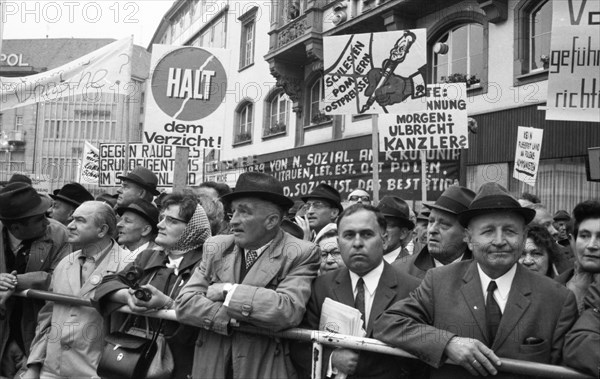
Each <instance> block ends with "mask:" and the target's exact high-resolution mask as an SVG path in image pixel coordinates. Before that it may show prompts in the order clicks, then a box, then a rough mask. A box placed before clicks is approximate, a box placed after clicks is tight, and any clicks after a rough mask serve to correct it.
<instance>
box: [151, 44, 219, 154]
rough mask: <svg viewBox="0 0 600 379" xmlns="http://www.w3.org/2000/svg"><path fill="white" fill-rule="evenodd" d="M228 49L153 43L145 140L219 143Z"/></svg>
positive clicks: (206, 145) (204, 144) (208, 145)
mask: <svg viewBox="0 0 600 379" xmlns="http://www.w3.org/2000/svg"><path fill="white" fill-rule="evenodd" d="M229 64H230V52H229V51H228V50H223V49H207V48H199V47H190V46H184V47H180V46H167V45H154V46H153V48H152V59H151V67H152V72H151V80H150V81H149V82H150V87H149V93H150V96H148V97H147V103H146V105H147V108H148V111H147V112H146V117H145V121H144V137H143V139H144V142H146V143H150V144H158V145H163V146H166V145H172V146H187V147H194V148H215V149H220V148H221V144H222V133H223V120H224V119H225V115H226V111H227V109H226V105H227V103H226V102H225V101H224V100H225V95H226V94H227V90H228V85H229V82H228V78H227V71H228V70H229V69H230V67H229Z"/></svg>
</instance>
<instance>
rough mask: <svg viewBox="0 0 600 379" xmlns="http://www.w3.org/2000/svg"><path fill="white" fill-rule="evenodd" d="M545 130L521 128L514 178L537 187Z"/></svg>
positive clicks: (518, 134) (518, 132) (518, 133)
mask: <svg viewBox="0 0 600 379" xmlns="http://www.w3.org/2000/svg"><path fill="white" fill-rule="evenodd" d="M543 135H544V130H542V129H536V128H528V127H525V126H519V129H518V131H517V149H516V151H515V168H514V170H513V178H515V179H517V180H520V181H522V182H523V183H525V184H529V185H530V186H532V187H533V186H535V181H536V179H537V172H538V168H539V163H540V154H541V152H542V137H543Z"/></svg>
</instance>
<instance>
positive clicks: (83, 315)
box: [24, 201, 135, 378]
mask: <svg viewBox="0 0 600 379" xmlns="http://www.w3.org/2000/svg"><path fill="white" fill-rule="evenodd" d="M116 225H117V218H116V215H115V212H114V210H113V209H112V208H111V207H110V206H109V205H108V204H106V203H103V202H100V201H86V202H85V203H83V204H81V205H80V206H79V207H78V208H77V209H76V210H75V212H74V213H73V221H71V223H70V224H69V226H68V229H69V242H70V243H72V244H76V245H77V246H81V250H77V251H75V252H73V253H71V254H70V255H68V256H67V257H65V258H64V259H63V260H61V261H60V263H59V264H58V265H57V266H56V269H55V270H54V274H53V275H52V283H51V289H52V291H53V292H56V293H60V294H65V295H71V296H77V297H80V298H83V299H92V298H93V297H94V293H95V291H96V287H98V285H99V284H100V282H102V278H103V277H104V276H106V275H111V274H115V273H117V272H119V271H121V270H122V269H123V268H125V266H126V265H127V264H128V263H131V262H133V260H134V258H135V257H134V256H132V255H131V254H130V253H129V252H127V251H126V250H125V249H123V248H122V247H120V246H119V245H118V244H117V243H116V241H115V240H113V238H112V236H113V235H114V233H115V229H116ZM38 318H39V322H38V326H37V328H36V335H35V339H34V341H33V343H32V344H31V353H30V355H29V359H28V360H27V368H28V369H27V372H26V373H25V375H24V377H25V378H92V377H97V374H96V368H97V367H98V363H99V361H100V354H101V352H102V348H103V346H104V329H103V328H104V321H105V320H104V319H103V318H102V316H101V315H100V313H98V311H97V310H96V309H95V308H91V307H89V306H77V305H70V304H65V303H59V302H48V303H46V305H45V306H44V307H43V308H42V310H41V311H40V313H39V315H38Z"/></svg>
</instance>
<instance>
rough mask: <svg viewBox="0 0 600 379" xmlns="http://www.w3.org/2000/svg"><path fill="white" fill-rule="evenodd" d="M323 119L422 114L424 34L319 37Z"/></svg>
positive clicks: (386, 33) (425, 51)
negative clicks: (348, 115)
mask: <svg viewBox="0 0 600 379" xmlns="http://www.w3.org/2000/svg"><path fill="white" fill-rule="evenodd" d="M323 54H324V65H325V69H324V78H323V79H324V80H323V82H324V86H325V98H324V101H323V103H322V104H321V107H320V108H321V111H322V112H324V113H326V114H352V115H356V114H380V113H391V114H397V113H406V112H419V111H424V110H425V101H423V99H422V98H423V97H424V96H425V95H426V86H425V75H426V63H427V40H426V31H425V29H414V30H401V31H393V32H381V33H367V34H351V35H341V36H332V37H323Z"/></svg>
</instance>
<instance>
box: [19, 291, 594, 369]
mask: <svg viewBox="0 0 600 379" xmlns="http://www.w3.org/2000/svg"><path fill="white" fill-rule="evenodd" d="M15 295H16V296H21V297H26V298H30V299H40V300H47V301H54V302H58V303H65V304H70V305H80V306H85V307H91V306H92V303H91V301H90V300H88V299H82V298H79V297H76V296H71V295H63V294H59V293H54V292H48V291H40V290H25V291H21V292H16V293H15ZM119 312H123V313H132V314H136V313H135V312H131V310H130V309H129V307H127V306H123V307H121V308H120V309H119ZM143 315H144V316H149V317H155V318H162V319H165V320H171V321H178V320H177V317H176V315H175V311H174V310H159V311H156V312H148V313H144V314H143ZM236 329H237V330H240V331H243V332H244V333H253V334H261V335H266V336H270V337H278V338H286V339H294V340H299V341H305V342H312V343H313V357H314V358H313V369H312V377H313V378H314V379H321V365H322V345H332V346H337V347H345V348H349V349H354V350H366V351H371V352H375V353H381V354H389V355H396V356H400V357H404V358H413V359H417V358H415V357H414V356H413V355H411V354H409V353H407V352H406V351H404V350H402V349H398V348H395V347H391V346H390V345H387V344H385V343H383V342H381V341H379V340H376V339H373V338H361V337H354V336H348V335H343V334H335V333H331V332H325V331H320V330H309V329H300V328H292V329H288V330H284V331H280V332H274V331H272V330H268V329H262V328H257V327H252V326H246V325H242V326H238V327H237V328H236ZM315 353H316V354H315ZM500 361H501V362H502V364H501V365H500V366H499V367H498V371H501V372H505V373H511V374H519V375H525V376H533V377H541V378H552V379H554V378H556V379H588V378H593V377H592V376H588V375H585V374H582V373H580V372H579V371H576V370H573V369H571V368H568V367H563V366H555V365H549V364H543V363H535V362H528V361H521V360H517V359H510V358H500ZM448 363H450V364H454V363H453V362H448Z"/></svg>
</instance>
